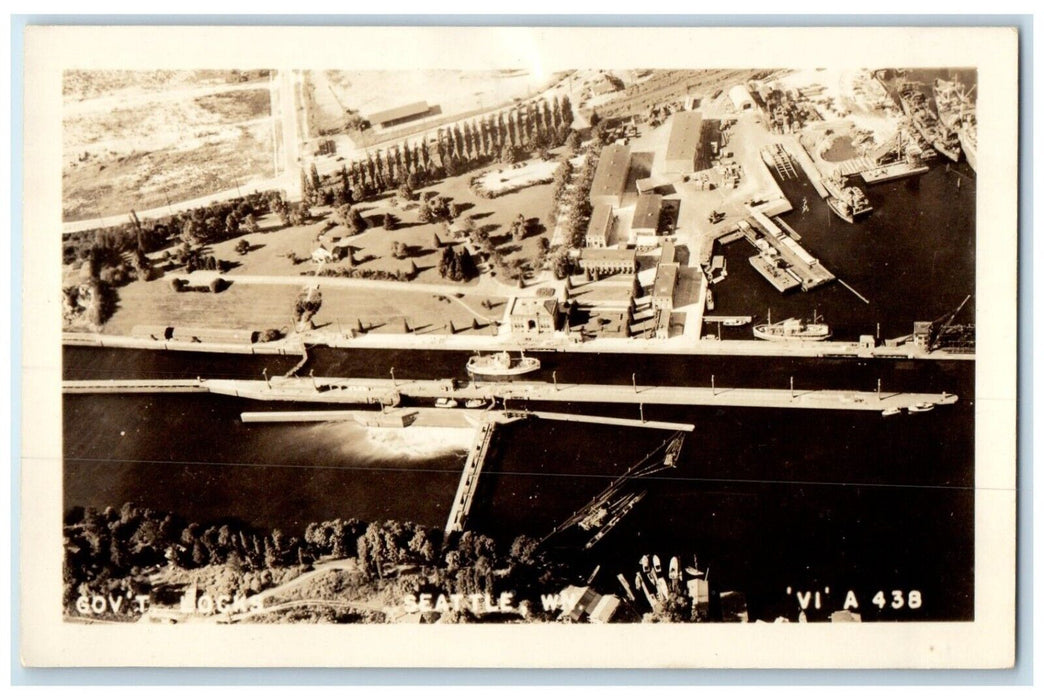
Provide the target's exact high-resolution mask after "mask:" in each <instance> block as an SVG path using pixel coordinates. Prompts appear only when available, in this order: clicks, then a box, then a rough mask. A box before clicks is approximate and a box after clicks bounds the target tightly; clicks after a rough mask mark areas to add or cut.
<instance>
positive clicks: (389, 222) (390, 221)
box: [383, 212, 398, 231]
mask: <svg viewBox="0 0 1044 700" xmlns="http://www.w3.org/2000/svg"><path fill="white" fill-rule="evenodd" d="M383 223H384V230H385V231H394V230H395V227H396V226H397V225H398V220H397V219H396V218H395V214H392V213H391V212H388V213H387V214H385V215H384V221H383Z"/></svg>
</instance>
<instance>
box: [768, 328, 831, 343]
mask: <svg viewBox="0 0 1044 700" xmlns="http://www.w3.org/2000/svg"><path fill="white" fill-rule="evenodd" d="M768 328H769V327H768V326H766V325H764V324H761V325H757V326H754V337H755V338H758V339H759V340H769V341H773V342H790V343H792V342H814V343H818V342H820V341H823V340H829V339H830V335H831V333H830V331H821V332H815V333H791V334H783V333H773V332H772V331H770V330H769V329H768Z"/></svg>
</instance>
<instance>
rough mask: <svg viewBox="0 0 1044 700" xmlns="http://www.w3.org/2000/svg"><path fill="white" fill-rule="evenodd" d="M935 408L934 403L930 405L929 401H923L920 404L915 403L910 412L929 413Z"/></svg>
mask: <svg viewBox="0 0 1044 700" xmlns="http://www.w3.org/2000/svg"><path fill="white" fill-rule="evenodd" d="M933 408H935V404H934V403H929V402H928V401H921V402H919V403H915V404H914V405H913V406H910V408H909V409H908V410H909V411H910V413H927V412H928V411H930V410H932V409H933Z"/></svg>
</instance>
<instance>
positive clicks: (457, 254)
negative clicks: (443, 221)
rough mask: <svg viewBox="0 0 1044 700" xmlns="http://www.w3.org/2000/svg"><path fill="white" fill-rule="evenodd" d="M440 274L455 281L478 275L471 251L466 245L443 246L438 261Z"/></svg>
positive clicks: (462, 280) (463, 280)
mask: <svg viewBox="0 0 1044 700" xmlns="http://www.w3.org/2000/svg"><path fill="white" fill-rule="evenodd" d="M438 270H439V276H440V277H442V278H443V279H451V280H453V281H454V282H466V281H468V280H470V279H472V278H473V277H475V276H476V275H478V268H477V267H476V265H475V261H474V259H472V257H471V253H469V252H468V249H467V248H466V247H464V246H446V247H444V248H442V253H441V254H440V255H439V263H438Z"/></svg>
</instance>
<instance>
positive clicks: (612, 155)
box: [589, 143, 631, 207]
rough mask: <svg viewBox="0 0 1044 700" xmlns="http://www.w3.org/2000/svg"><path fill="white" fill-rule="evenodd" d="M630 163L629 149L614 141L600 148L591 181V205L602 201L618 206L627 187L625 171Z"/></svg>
mask: <svg viewBox="0 0 1044 700" xmlns="http://www.w3.org/2000/svg"><path fill="white" fill-rule="evenodd" d="M630 165H631V149H630V148H628V147H627V146H624V145H622V144H618V143H614V144H610V145H608V146H606V147H605V148H603V149H602V155H601V156H600V157H599V158H598V166H597V167H596V168H595V173H594V180H593V181H592V182H591V193H590V195H589V197H590V201H591V206H592V207H594V206H597V205H598V204H601V203H604V204H609V205H611V206H614V207H619V206H620V203H621V202H622V201H623V194H624V189H626V187H627V171H628V169H629V168H630Z"/></svg>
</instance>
